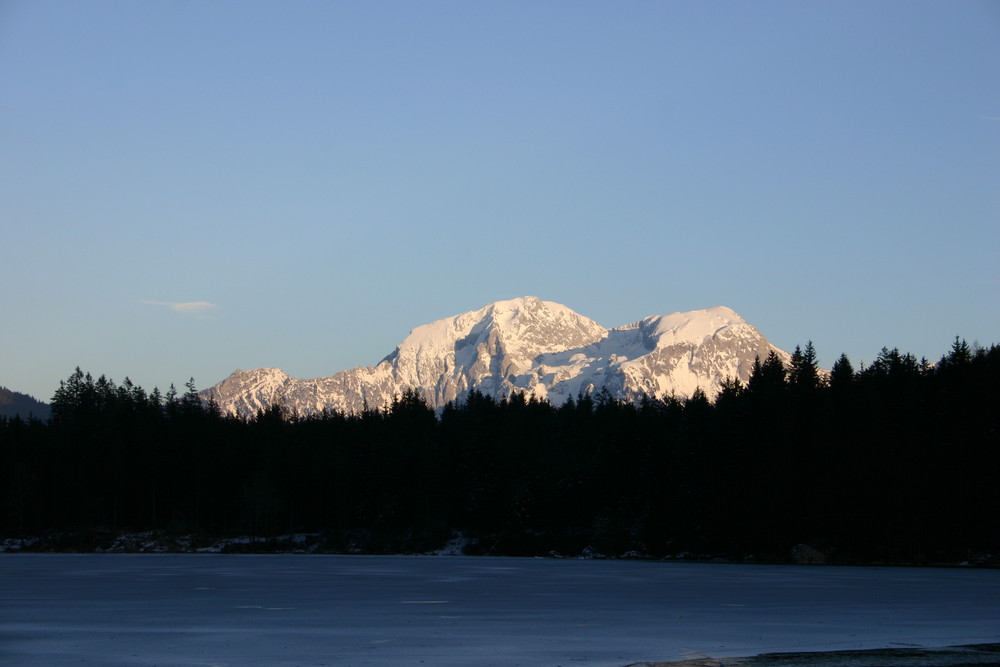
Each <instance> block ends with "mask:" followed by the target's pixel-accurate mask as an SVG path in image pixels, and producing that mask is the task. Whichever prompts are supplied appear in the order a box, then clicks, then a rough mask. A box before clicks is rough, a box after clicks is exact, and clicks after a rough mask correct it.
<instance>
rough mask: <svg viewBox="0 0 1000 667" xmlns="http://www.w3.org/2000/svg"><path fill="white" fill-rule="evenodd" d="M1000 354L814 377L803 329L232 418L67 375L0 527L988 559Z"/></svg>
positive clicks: (549, 549) (846, 369)
mask: <svg viewBox="0 0 1000 667" xmlns="http://www.w3.org/2000/svg"><path fill="white" fill-rule="evenodd" d="M998 469H1000V346H996V345H994V346H992V347H990V348H979V347H974V348H973V347H970V346H969V345H967V344H966V343H965V341H962V340H959V339H956V340H955V342H954V344H953V345H952V348H951V349H950V351H949V352H948V353H947V354H946V355H944V357H942V358H941V359H940V361H938V362H937V363H935V364H929V363H927V362H926V361H924V360H919V361H918V360H917V359H916V358H914V357H913V356H912V355H909V354H905V353H901V352H900V351H899V350H898V349H892V350H890V349H886V348H883V350H882V351H881V353H880V354H879V355H878V357H877V358H876V359H875V361H873V362H872V363H871V364H870V365H868V366H866V367H861V368H858V369H855V368H853V367H852V364H851V362H850V361H849V360H848V359H847V358H846V357H845V356H841V357H840V359H839V360H838V361H837V363H836V364H835V365H834V366H833V368H832V369H831V371H830V372H829V373H826V372H824V371H821V370H819V369H818V368H817V365H816V354H815V351H814V349H813V346H812V345H811V344H808V345H806V346H805V348H804V349H800V348H797V349H796V351H795V354H794V355H793V356H792V363H791V365H790V366H789V367H786V366H785V365H783V364H782V363H781V361H780V360H779V359H778V357H777V356H775V355H773V354H772V356H770V357H768V358H767V359H762V360H758V361H757V363H756V364H755V367H754V370H753V373H752V376H751V377H750V379H749V381H748V382H747V383H746V384H745V385H744V384H741V383H739V382H736V381H729V382H727V383H726V384H725V386H724V389H723V391H722V393H721V394H720V395H719V396H718V398H717V399H716V400H715V401H714V402H710V401H709V400H708V399H707V398H706V397H705V395H704V394H703V393H700V392H698V393H696V394H695V395H694V396H693V397H691V398H687V399H679V398H674V397H646V398H644V399H643V400H641V401H639V402H638V403H628V402H623V401H619V400H615V399H614V398H613V397H611V396H610V395H609V394H607V393H598V394H595V395H581V396H578V397H577V398H576V399H575V400H571V401H569V402H567V403H566V404H565V405H562V406H560V407H554V406H553V405H551V404H549V403H547V402H545V401H538V400H534V399H525V398H524V397H523V396H521V395H513V396H510V397H508V398H506V399H503V400H495V399H493V398H491V397H488V396H485V395H483V394H480V393H477V392H473V393H471V394H470V395H469V396H468V397H467V398H466V400H464V401H463V402H461V403H458V404H450V405H448V406H446V407H445V408H444V409H443V410H442V411H441V412H440V414H437V415H436V414H435V413H434V412H433V411H432V410H431V409H430V408H429V407H428V406H427V404H426V403H425V402H424V401H423V400H422V399H421V398H420V396H419V395H417V394H415V393H412V392H410V393H405V394H403V395H401V396H399V397H398V398H397V399H396V400H395V401H394V402H393V403H392V404H391V405H389V406H385V407H384V408H381V409H371V410H368V411H365V412H364V413H362V414H353V415H346V414H339V413H332V412H327V413H323V414H318V415H309V416H300V415H296V414H289V413H287V412H286V411H285V410H283V409H282V407H281V406H273V407H271V408H270V409H268V410H267V411H261V412H259V413H258V414H257V415H256V416H255V417H253V418H250V419H243V418H239V417H235V416H228V415H222V414H220V412H219V410H218V409H217V408H216V407H215V406H214V405H212V404H205V403H204V402H203V401H202V400H201V399H200V397H199V396H198V393H197V391H196V387H195V384H194V381H193V380H192V381H191V382H190V383H188V385H187V390H186V392H185V393H178V392H177V391H175V390H173V389H171V390H170V391H168V392H167V393H166V394H164V395H161V394H160V392H159V391H158V390H153V391H152V392H146V391H145V390H144V389H142V388H141V387H138V386H136V385H134V384H133V383H131V382H130V381H129V380H128V379H126V380H125V381H124V382H123V383H122V384H117V383H116V382H114V381H112V380H110V379H108V378H106V377H103V376H101V377H98V378H97V379H94V377H93V376H92V375H90V374H87V373H84V372H83V371H81V370H80V369H77V370H76V372H75V373H73V374H72V375H71V376H70V377H69V378H68V379H67V380H65V381H63V382H62V383H61V384H60V387H59V389H58V390H57V391H56V393H55V395H54V397H53V399H52V415H51V418H50V419H49V420H47V421H41V420H37V419H29V420H23V419H21V418H16V417H15V418H2V419H0V475H2V478H0V482H2V485H3V486H2V489H0V503H2V504H0V537H7V538H15V537H25V536H35V537H41V538H44V539H39V540H38V541H36V542H35V544H37V545H40V546H38V547H37V548H39V549H41V548H49V549H80V550H88V549H90V548H92V547H93V545H95V544H97V543H98V542H99V541H100V540H102V539H107V536H109V535H114V534H120V533H127V532H137V531H159V532H161V533H162V534H165V535H187V536H190V538H191V539H192V540H193V541H194V543H195V544H209V543H210V542H211V541H212V540H217V539H220V538H223V537H227V536H238V535H253V536H260V537H268V536H278V535H287V534H291V533H306V534H309V535H310V540H311V543H312V544H313V545H314V547H316V548H318V549H319V550H321V551H325V552H368V553H414V552H425V551H432V550H434V549H437V548H440V547H441V546H442V545H443V544H444V543H445V542H447V541H448V540H449V539H450V538H452V537H454V536H456V535H462V536H464V537H465V538H466V540H467V542H466V544H467V546H466V553H473V554H505V555H557V554H558V555H564V556H578V555H580V554H593V555H598V554H599V555H605V556H608V557H621V556H625V555H629V556H636V557H652V558H658V557H679V556H682V555H686V556H689V557H701V558H725V559H734V560H744V559H753V560H759V561H787V560H789V559H791V558H792V554H793V552H794V549H795V548H796V547H797V545H809V551H810V553H816V554H821V555H822V559H823V560H825V561H827V562H840V563H860V562H884V563H959V562H971V563H990V562H993V563H995V562H996V561H997V560H998V558H1000V475H998Z"/></svg>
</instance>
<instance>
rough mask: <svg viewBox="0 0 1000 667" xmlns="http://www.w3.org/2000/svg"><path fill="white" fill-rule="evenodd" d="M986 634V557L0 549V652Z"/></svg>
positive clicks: (262, 657) (253, 650) (860, 643)
mask: <svg viewBox="0 0 1000 667" xmlns="http://www.w3.org/2000/svg"><path fill="white" fill-rule="evenodd" d="M996 641H1000V571H990V570H960V569H922V568H920V569H918V568H913V569H909V568H875V567H860V568H846V567H803V566H799V567H796V566H772V565H728V564H694V563H659V562H636V561H596V560H550V559H519V558H489V557H478V558H474V557H448V556H428V557H421V556H306V555H281V556H232V555H110V554H109V555H104V554H79V555H77V554H2V555H0V664H5V665H8V664H9V665H66V664H79V663H81V662H84V663H90V664H100V665H124V664H142V665H154V664H155V665H220V666H221V665H338V666H343V665H421V664H424V665H503V666H504V667H510V666H512V665H523V666H539V667H541V666H544V667H553V666H556V665H564V666H570V665H593V666H599V665H605V666H609V667H610V666H615V667H620V666H622V665H627V664H630V663H635V662H641V661H652V660H675V659H681V658H685V657H699V656H711V657H726V656H737V655H750V654H756V653H760V652H765V651H782V652H784V651H805V650H847V649H861V648H874V647H899V646H912V645H923V646H943V645H949V644H971V643H980V642H996Z"/></svg>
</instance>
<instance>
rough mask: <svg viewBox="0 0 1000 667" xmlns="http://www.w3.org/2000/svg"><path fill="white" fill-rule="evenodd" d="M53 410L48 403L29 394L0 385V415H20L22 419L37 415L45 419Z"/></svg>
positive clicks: (36, 416)
mask: <svg viewBox="0 0 1000 667" xmlns="http://www.w3.org/2000/svg"><path fill="white" fill-rule="evenodd" d="M51 412H52V411H51V409H50V408H49V405H48V403H42V402H41V401H39V400H36V399H34V398H32V397H31V396H28V395H27V394H22V393H20V392H17V391H11V390H10V389H7V388H6V387H0V417H20V418H21V419H28V418H29V417H35V418H36V419H42V420H45V419H48V418H49V415H50V414H51Z"/></svg>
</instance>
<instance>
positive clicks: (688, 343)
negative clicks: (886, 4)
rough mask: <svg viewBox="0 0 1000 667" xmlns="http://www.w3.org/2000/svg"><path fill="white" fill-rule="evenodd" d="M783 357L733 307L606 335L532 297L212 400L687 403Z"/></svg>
mask: <svg viewBox="0 0 1000 667" xmlns="http://www.w3.org/2000/svg"><path fill="white" fill-rule="evenodd" d="M772 350H774V351H775V352H777V353H778V355H779V356H780V357H781V358H782V360H784V361H786V362H787V360H788V358H789V355H788V354H787V353H786V352H783V351H782V350H779V349H778V348H776V347H774V346H773V345H771V344H770V343H769V342H768V341H767V339H766V338H764V336H763V335H761V333H760V332H759V331H757V329H755V328H754V327H752V326H751V325H749V324H747V323H746V322H745V321H744V320H743V319H742V318H741V317H740V316H739V315H737V314H736V313H734V312H733V311H732V310H730V309H729V308H725V307H722V306H717V307H714V308H707V309H705V310H695V311H691V312H687V313H673V314H670V315H656V316H651V317H647V318H645V319H642V320H640V321H638V322H636V323H634V324H629V325H626V326H621V327H616V328H614V329H605V328H604V327H602V326H601V325H599V324H597V323H596V322H594V321H593V320H591V319H589V318H586V317H584V316H582V315H579V314H577V313H575V312H573V311H572V310H570V309H569V308H567V307H566V306H562V305H560V304H558V303H553V302H551V301H542V300H540V299H537V298H535V297H523V298H519V299H512V300H510V301H498V302H496V303H491V304H489V305H487V306H484V307H482V308H480V309H479V310H475V311H471V312H468V313H463V314H461V315H456V316H454V317H449V318H445V319H442V320H438V321H436V322H431V323H430V324H425V325H423V326H420V327H417V328H416V329H414V330H413V331H412V332H410V335H409V336H407V337H406V339H405V340H403V342H402V343H400V344H399V345H398V346H397V347H396V349H395V350H394V351H393V352H392V354H390V355H389V356H387V357H386V358H385V359H383V360H382V361H381V362H379V363H378V364H377V365H376V366H374V367H362V368H355V369H352V370H346V371H341V372H339V373H337V374H335V375H333V376H331V377H325V378H315V379H312V380H301V379H297V378H292V377H289V376H288V375H286V374H285V373H283V372H282V371H280V370H278V369H276V368H261V369H257V370H252V371H236V372H234V373H233V374H232V375H230V376H229V377H228V378H226V379H225V380H223V381H222V382H220V383H219V384H217V385H215V386H214V387H211V388H209V389H207V390H205V391H204V392H202V395H203V396H204V397H205V398H206V399H214V400H215V401H216V403H217V404H218V405H219V407H220V408H221V409H222V410H223V411H224V412H233V413H238V414H242V415H252V414H254V413H255V412H256V411H257V410H258V409H266V408H268V407H269V406H271V405H273V404H275V403H280V404H282V405H284V406H285V407H287V408H289V409H292V410H296V411H297V412H298V413H299V414H310V413H314V412H319V411H322V410H323V409H328V410H336V411H344V412H360V411H361V410H363V409H364V408H365V406H368V407H371V408H381V407H384V406H386V405H388V404H389V403H391V402H392V399H393V397H394V396H397V395H400V394H401V393H402V392H404V391H406V390H416V391H417V392H418V393H420V395H422V396H423V397H424V399H425V400H426V401H427V402H428V403H429V404H430V405H431V406H432V407H434V408H440V407H443V406H444V405H445V404H446V403H448V402H449V401H453V400H462V399H463V398H464V397H465V396H467V395H468V392H469V391H470V390H473V389H477V390H479V391H481V392H483V393H484V394H488V395H490V396H494V397H496V398H502V397H505V396H508V395H510V394H511V393H512V392H524V393H525V394H526V395H528V396H537V397H538V398H545V399H548V400H549V401H551V402H552V403H555V404H557V405H560V404H562V403H563V402H564V401H565V400H566V399H567V398H569V397H570V396H574V397H575V396H576V395H577V394H579V393H581V392H582V393H588V392H594V391H600V390H601V389H605V388H606V389H607V390H608V391H609V392H611V394H612V395H613V396H616V397H620V398H624V399H628V400H633V399H637V398H639V397H641V396H642V395H643V394H648V395H655V396H663V395H669V394H671V393H672V394H676V395H677V396H680V397H687V396H690V395H691V394H692V393H693V392H694V391H695V389H696V388H701V389H702V390H703V391H704V392H705V393H706V394H707V395H708V396H709V398H714V397H715V396H716V394H718V392H719V390H720V388H721V383H722V381H723V380H725V379H726V378H729V377H734V378H739V379H740V380H742V381H743V382H746V380H747V379H748V378H749V375H750V370H751V368H752V367H753V362H754V359H755V358H756V357H760V358H761V359H762V360H763V359H764V358H765V357H766V356H767V355H768V353H769V352H771V351H772Z"/></svg>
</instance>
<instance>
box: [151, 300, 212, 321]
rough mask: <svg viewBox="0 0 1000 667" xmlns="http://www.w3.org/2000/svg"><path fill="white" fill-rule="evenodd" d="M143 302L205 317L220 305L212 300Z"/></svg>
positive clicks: (184, 313)
mask: <svg viewBox="0 0 1000 667" xmlns="http://www.w3.org/2000/svg"><path fill="white" fill-rule="evenodd" d="M142 302H143V303H145V304H149V305H150V306H162V307H163V308H169V309H170V310H172V311H174V312H175V313H180V314H181V315H190V316H192V317H204V316H205V315H207V314H208V313H209V312H211V311H213V310H215V309H216V308H218V307H219V306H218V305H216V304H214V303H212V302H210V301H150V300H147V299H143V301H142Z"/></svg>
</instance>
